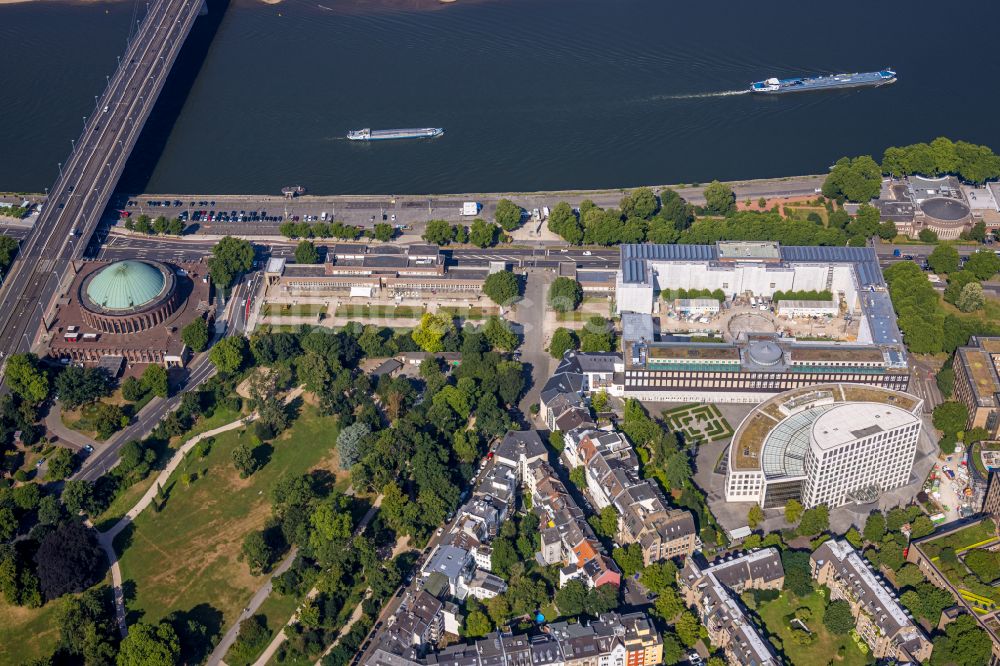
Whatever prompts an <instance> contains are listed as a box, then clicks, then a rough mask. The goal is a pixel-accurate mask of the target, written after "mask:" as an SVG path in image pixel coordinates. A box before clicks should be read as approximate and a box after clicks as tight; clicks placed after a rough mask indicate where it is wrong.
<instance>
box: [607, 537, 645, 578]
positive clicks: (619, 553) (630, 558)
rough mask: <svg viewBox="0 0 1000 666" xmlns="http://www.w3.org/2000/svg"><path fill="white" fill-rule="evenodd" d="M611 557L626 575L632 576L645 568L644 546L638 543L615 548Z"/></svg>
mask: <svg viewBox="0 0 1000 666" xmlns="http://www.w3.org/2000/svg"><path fill="white" fill-rule="evenodd" d="M611 557H612V558H614V560H615V562H616V563H617V564H618V568H620V569H621V570H622V573H623V574H624V575H625V576H629V577H631V576H634V575H635V574H637V573H640V572H641V571H642V570H643V566H644V565H643V560H642V548H640V547H639V544H637V543H630V544H629V545H627V546H624V547H619V548H615V549H614V550H613V551H612V552H611Z"/></svg>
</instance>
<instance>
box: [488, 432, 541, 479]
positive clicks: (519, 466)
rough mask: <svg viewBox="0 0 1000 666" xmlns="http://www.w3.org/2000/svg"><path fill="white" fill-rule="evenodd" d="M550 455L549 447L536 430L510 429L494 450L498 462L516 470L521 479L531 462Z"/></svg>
mask: <svg viewBox="0 0 1000 666" xmlns="http://www.w3.org/2000/svg"><path fill="white" fill-rule="evenodd" d="M548 456H549V452H548V449H547V448H545V444H543V443H542V438H541V437H540V436H539V435H538V432H537V431H535V430H510V431H508V432H507V434H506V435H504V438H503V440H501V442H500V443H499V444H498V445H497V447H496V450H495V451H494V452H493V457H494V459H495V460H496V462H497V463H498V464H500V465H505V466H507V467H510V468H511V469H514V470H516V472H517V478H518V479H521V480H523V479H524V478H525V474H526V472H527V469H528V466H529V465H530V464H531V463H533V462H536V461H539V460H546V459H547V458H548Z"/></svg>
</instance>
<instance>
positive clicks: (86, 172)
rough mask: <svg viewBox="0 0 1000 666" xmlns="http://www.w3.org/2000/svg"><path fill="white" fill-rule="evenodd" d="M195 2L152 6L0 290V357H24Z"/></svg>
mask: <svg viewBox="0 0 1000 666" xmlns="http://www.w3.org/2000/svg"><path fill="white" fill-rule="evenodd" d="M200 7H201V0H153V2H152V3H151V4H150V5H149V10H148V13H147V15H146V17H145V18H144V19H143V21H142V23H141V25H140V26H139V29H138V31H137V33H136V35H135V36H134V37H133V38H132V41H131V42H130V43H129V46H128V49H127V50H126V52H125V55H124V57H123V58H121V61H120V62H121V65H120V66H119V68H118V70H117V71H116V72H115V74H114V76H113V77H108V83H107V87H106V88H105V90H104V92H103V93H102V95H101V96H100V98H99V99H97V98H95V108H94V111H93V112H92V113H91V114H90V117H89V118H86V117H85V118H84V122H83V134H82V135H81V136H80V137H79V138H78V139H75V140H73V143H72V145H73V151H72V152H71V153H70V156H69V158H67V160H66V163H65V165H64V164H62V163H60V164H59V177H58V178H57V179H56V182H55V184H54V185H53V186H52V190H51V195H50V196H49V197H48V200H47V202H46V204H45V206H44V207H43V210H42V212H41V214H40V215H39V216H38V220H37V221H36V222H35V224H34V226H33V227H32V229H31V231H30V233H28V235H27V236H26V237H25V238H24V240H23V241H22V243H21V247H20V251H19V254H18V258H17V259H16V260H15V262H14V264H13V266H12V267H11V270H10V272H9V273H8V275H7V278H6V280H5V281H4V283H3V286H2V287H0V318H2V319H0V352H3V353H4V354H5V356H4V358H5V359H6V357H7V356H9V355H10V354H12V353H15V352H19V351H26V350H28V349H29V348H30V347H31V346H32V343H33V341H34V336H35V334H36V332H37V330H38V326H39V324H40V323H41V321H42V318H43V313H44V311H45V309H46V308H47V307H48V305H49V302H50V301H51V299H52V297H53V296H54V294H55V293H56V290H57V289H58V287H59V283H60V281H61V279H62V277H63V276H64V274H65V272H66V270H67V268H68V267H69V262H70V261H71V260H72V259H75V258H78V257H80V256H82V252H83V248H84V246H85V245H86V239H88V238H89V237H90V234H91V233H92V232H93V231H94V229H95V227H96V226H97V223H98V221H99V220H100V217H101V214H102V213H103V211H104V209H105V206H106V205H107V202H108V201H109V200H110V198H111V195H112V192H113V190H114V187H115V185H116V184H117V182H118V178H119V176H120V175H121V172H122V169H124V167H125V163H126V161H127V160H128V158H129V155H130V154H131V151H132V148H133V146H134V145H135V141H136V139H137V138H138V136H139V134H140V133H141V131H142V128H143V125H144V124H145V121H146V118H147V117H148V116H149V113H150V111H151V110H152V108H153V106H154V104H155V102H156V99H157V96H158V94H159V92H160V90H161V88H162V85H163V83H164V81H165V80H166V78H167V75H168V74H169V72H170V68H171V66H172V65H173V62H174V59H175V58H176V56H177V54H178V52H179V51H180V49H181V46H182V45H183V43H184V40H185V38H186V37H187V35H188V32H189V31H190V29H191V25H192V24H193V23H194V20H195V18H196V17H197V16H198V12H199V9H200Z"/></svg>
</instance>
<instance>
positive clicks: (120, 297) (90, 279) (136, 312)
mask: <svg viewBox="0 0 1000 666" xmlns="http://www.w3.org/2000/svg"><path fill="white" fill-rule="evenodd" d="M79 298H80V303H81V305H82V306H83V320H84V322H85V323H86V324H87V325H88V326H90V327H91V328H94V329H96V330H98V331H103V332H104V333H139V332H141V331H145V330H148V329H150V328H152V327H154V326H157V325H159V324H162V323H163V322H164V321H166V320H167V319H168V318H169V317H170V316H171V315H172V314H173V313H174V312H175V311H176V309H177V306H178V305H179V303H180V300H181V299H180V294H179V292H178V290H177V278H176V276H175V275H174V272H173V271H172V270H170V269H169V268H168V267H167V266H166V265H165V264H162V263H160V262H158V261H145V260H133V259H130V260H126V261H118V262H115V263H113V264H110V265H108V266H105V267H104V268H102V269H100V270H98V271H95V272H94V273H91V274H90V275H88V276H87V278H86V279H84V280H83V283H82V284H81V285H80V295H79Z"/></svg>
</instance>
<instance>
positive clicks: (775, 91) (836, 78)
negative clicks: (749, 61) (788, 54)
mask: <svg viewBox="0 0 1000 666" xmlns="http://www.w3.org/2000/svg"><path fill="white" fill-rule="evenodd" d="M895 81H896V72H895V71H894V70H892V69H888V68H886V69H883V70H880V71H878V72H862V73H860V74H829V75H824V76H802V77H797V78H792V79H777V78H770V79H765V80H764V81H755V82H754V83H752V84H750V92H753V93H761V94H770V95H780V94H783V93H790V92H806V91H809V90H835V89H837V88H859V87H875V86H884V85H886V84H889V83H895Z"/></svg>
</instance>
